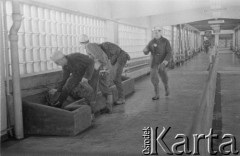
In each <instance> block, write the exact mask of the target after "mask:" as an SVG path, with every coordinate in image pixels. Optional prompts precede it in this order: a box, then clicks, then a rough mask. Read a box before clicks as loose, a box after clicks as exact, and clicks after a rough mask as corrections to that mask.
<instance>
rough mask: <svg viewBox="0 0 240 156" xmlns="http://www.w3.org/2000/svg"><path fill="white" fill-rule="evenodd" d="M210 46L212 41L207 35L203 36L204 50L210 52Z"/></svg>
mask: <svg viewBox="0 0 240 156" xmlns="http://www.w3.org/2000/svg"><path fill="white" fill-rule="evenodd" d="M210 46H211V43H210V41H209V40H208V38H207V37H206V36H204V37H203V47H204V51H205V53H206V54H208V52H209V48H210Z"/></svg>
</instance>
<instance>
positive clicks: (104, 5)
mask: <svg viewBox="0 0 240 156" xmlns="http://www.w3.org/2000/svg"><path fill="white" fill-rule="evenodd" d="M30 1H31V0H30ZM32 1H33V0H32ZM34 1H39V2H42V3H47V4H53V5H57V6H60V7H63V8H68V9H72V10H76V11H80V12H85V13H88V12H90V13H93V14H98V15H99V13H100V16H101V15H103V16H104V17H106V18H110V19H113V20H128V21H132V20H135V21H136V20H138V21H139V20H140V21H141V20H146V21H148V22H149V23H150V24H149V26H150V27H153V26H168V25H176V24H184V23H191V25H193V26H196V27H197V28H198V29H199V30H208V29H211V27H210V26H209V24H208V23H207V20H209V19H224V20H225V21H226V23H225V24H223V25H221V26H220V27H221V28H222V29H232V28H234V26H236V24H240V23H239V19H240V0H34ZM83 3H84V4H85V6H87V7H84V8H81V6H82V4H83ZM93 5H94V7H91V6H93ZM88 6H89V7H88ZM199 22H203V23H204V25H202V26H200V25H201V24H202V23H201V24H200V23H199Z"/></svg>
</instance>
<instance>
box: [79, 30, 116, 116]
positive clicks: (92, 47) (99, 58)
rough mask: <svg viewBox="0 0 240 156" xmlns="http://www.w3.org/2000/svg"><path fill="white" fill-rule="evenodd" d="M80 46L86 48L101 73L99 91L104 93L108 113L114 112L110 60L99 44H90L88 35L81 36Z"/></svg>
mask: <svg viewBox="0 0 240 156" xmlns="http://www.w3.org/2000/svg"><path fill="white" fill-rule="evenodd" d="M80 44H81V45H82V46H83V47H84V48H85V50H86V53H87V54H88V55H89V57H90V58H92V59H93V60H94V62H95V65H94V66H95V69H97V72H99V74H98V75H96V77H98V76H99V80H97V78H95V79H96V81H99V89H100V91H101V92H102V95H103V96H104V97H105V98H106V101H107V106H106V109H105V110H106V112H108V113H111V112H112V105H113V96H112V91H111V89H110V84H111V82H110V81H111V78H110V74H109V73H110V66H111V65H110V62H109V60H108V57H107V55H106V54H105V53H104V51H103V50H102V49H101V48H100V46H99V45H98V44H97V43H89V38H88V36H87V35H85V34H83V35H81V36H80Z"/></svg>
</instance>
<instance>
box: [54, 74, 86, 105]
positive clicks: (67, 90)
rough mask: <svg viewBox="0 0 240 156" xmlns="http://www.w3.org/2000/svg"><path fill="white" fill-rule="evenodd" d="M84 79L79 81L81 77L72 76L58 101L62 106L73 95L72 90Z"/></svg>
mask: <svg viewBox="0 0 240 156" xmlns="http://www.w3.org/2000/svg"><path fill="white" fill-rule="evenodd" d="M81 80H82V77H81V78H80V79H79V77H74V76H73V75H71V76H70V77H69V78H68V80H67V82H66V83H65V84H64V86H63V88H62V92H61V94H60V96H59V98H58V101H59V102H60V103H61V104H62V103H63V102H64V101H65V100H66V99H67V97H68V96H69V95H70V94H71V92H72V90H73V89H74V88H75V87H76V86H77V85H78V84H79V82H81Z"/></svg>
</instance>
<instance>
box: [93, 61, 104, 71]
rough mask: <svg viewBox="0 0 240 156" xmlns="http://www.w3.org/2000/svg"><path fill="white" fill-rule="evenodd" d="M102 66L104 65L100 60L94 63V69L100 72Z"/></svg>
mask: <svg viewBox="0 0 240 156" xmlns="http://www.w3.org/2000/svg"><path fill="white" fill-rule="evenodd" d="M101 65H102V64H101V63H100V62H99V61H98V60H95V61H94V69H95V70H98V69H99V68H100V67H101Z"/></svg>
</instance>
